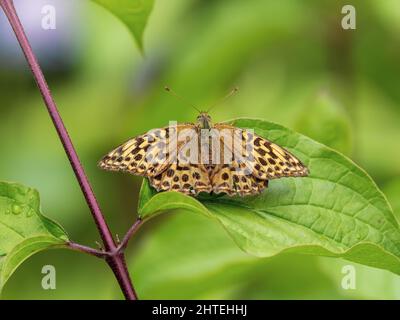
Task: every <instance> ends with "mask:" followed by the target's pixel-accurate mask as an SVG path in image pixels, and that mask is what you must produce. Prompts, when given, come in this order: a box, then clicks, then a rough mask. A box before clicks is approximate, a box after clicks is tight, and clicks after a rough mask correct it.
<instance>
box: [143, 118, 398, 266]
mask: <svg viewBox="0 0 400 320" xmlns="http://www.w3.org/2000/svg"><path fill="white" fill-rule="evenodd" d="M231 123H232V124H233V125H235V126H237V127H241V128H251V129H254V130H255V132H256V133H257V134H259V135H260V136H262V137H265V138H267V139H269V140H272V141H274V142H276V143H278V144H279V145H281V146H283V147H285V148H287V149H288V150H289V151H291V152H292V153H294V154H295V155H296V156H298V157H299V158H300V159H301V160H302V161H303V162H304V163H305V164H306V165H307V166H308V168H309V169H310V176H309V177H306V178H284V179H278V180H272V181H271V183H270V186H269V188H268V189H267V190H266V191H265V192H264V193H262V194H261V195H259V196H254V197H245V198H241V197H234V198H229V197H227V196H224V197H215V196H207V197H206V196H203V197H199V198H198V199H195V198H193V197H188V196H185V195H183V194H180V193H177V192H162V193H157V194H155V195H154V196H153V197H149V194H150V191H142V192H141V194H142V195H144V194H146V195H147V196H146V197H143V198H141V199H140V202H139V213H140V215H141V216H142V217H143V218H150V217H152V216H154V215H155V214H158V213H161V212H164V211H170V210H173V209H187V210H190V211H192V212H196V213H200V214H204V215H206V216H208V217H211V218H213V219H216V220H217V221H219V222H220V223H222V225H223V226H224V227H225V229H226V230H227V231H228V233H229V234H230V235H231V237H232V238H233V239H234V240H235V242H236V243H237V245H238V246H239V247H240V248H242V249H243V250H245V251H246V252H248V253H251V254H253V255H256V256H260V257H270V256H274V255H276V254H279V253H282V252H296V253H305V254H313V255H324V256H331V257H343V258H346V259H348V260H352V261H354V262H358V263H361V264H365V265H369V266H373V267H378V268H382V269H387V270H390V271H392V272H395V273H397V274H400V260H399V258H400V229H399V225H398V223H397V221H396V219H395V217H394V215H393V213H392V210H391V208H390V206H389V205H388V203H387V200H386V198H385V196H384V195H383V194H382V192H381V191H380V190H379V189H378V188H377V186H376V184H375V183H374V182H373V181H372V179H371V178H370V177H369V176H368V175H367V174H366V173H365V172H364V171H363V170H362V169H360V168H359V167H358V166H357V165H356V164H354V163H353V162H352V161H351V160H349V159H347V158H346V157H345V156H343V155H342V154H340V153H338V152H336V151H334V150H332V149H330V148H328V147H326V146H324V145H322V144H320V143H318V142H316V141H313V140H312V139H310V138H307V137H305V136H302V135H300V134H298V133H295V132H292V131H290V130H289V129H286V128H284V127H282V126H279V125H277V124H273V123H270V122H265V121H261V120H250V119H238V120H234V121H232V122H231ZM142 188H149V186H148V184H147V182H145V183H144V184H143V186H142Z"/></svg>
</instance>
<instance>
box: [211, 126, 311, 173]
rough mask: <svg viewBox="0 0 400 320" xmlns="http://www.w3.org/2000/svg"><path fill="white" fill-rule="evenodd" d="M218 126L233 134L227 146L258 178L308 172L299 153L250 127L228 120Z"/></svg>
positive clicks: (240, 162) (240, 163)
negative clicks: (286, 148)
mask: <svg viewBox="0 0 400 320" xmlns="http://www.w3.org/2000/svg"><path fill="white" fill-rule="evenodd" d="M215 129H217V130H219V131H224V132H226V133H228V134H229V135H231V136H232V141H233V142H232V143H228V144H225V145H226V147H227V149H229V150H230V151H231V152H232V153H233V155H234V159H239V160H240V161H238V162H239V165H241V166H242V167H245V168H246V170H248V171H249V172H251V174H252V175H253V176H255V177H257V178H259V179H262V180H266V179H277V178H282V177H304V176H307V175H308V174H309V171H308V168H307V167H306V166H305V165H304V164H303V163H302V162H301V161H300V160H299V159H298V158H297V157H295V156H294V155H293V154H291V153H290V152H289V151H287V150H285V149H284V148H282V147H280V146H279V145H277V144H275V143H273V142H271V141H269V140H267V139H264V138H262V137H260V136H258V135H256V134H254V133H253V132H252V131H251V130H246V129H239V128H235V127H233V126H230V125H225V124H217V125H215ZM226 133H225V134H221V136H224V135H226ZM237 142H238V143H237Z"/></svg>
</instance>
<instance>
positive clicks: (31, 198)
mask: <svg viewBox="0 0 400 320" xmlns="http://www.w3.org/2000/svg"><path fill="white" fill-rule="evenodd" d="M67 240H68V238H67V235H66V233H65V231H64V230H63V229H62V228H61V227H60V226H59V225H58V224H57V223H55V222H54V221H52V220H50V219H48V218H46V217H45V216H43V215H42V214H41V212H40V199H39V194H38V192H37V191H36V190H35V189H32V188H29V187H25V186H23V185H20V184H17V183H8V182H0V291H1V289H2V288H3V287H4V284H5V283H6V282H7V280H8V279H9V278H10V276H11V275H12V273H13V272H14V271H15V269H16V268H17V267H18V266H19V265H20V264H21V263H22V262H23V261H25V260H26V259H27V258H28V257H30V256H31V255H33V254H34V253H36V252H39V251H41V250H44V249H48V248H52V247H58V246H63V245H64V244H65V243H66V241H67Z"/></svg>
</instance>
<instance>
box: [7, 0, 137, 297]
mask: <svg viewBox="0 0 400 320" xmlns="http://www.w3.org/2000/svg"><path fill="white" fill-rule="evenodd" d="M0 5H1V7H2V9H3V10H4V12H5V14H6V16H7V18H8V20H9V22H10V24H11V26H12V28H13V30H14V33H15V35H16V37H17V40H18V42H19V44H20V46H21V48H22V51H23V52H24V55H25V57H26V60H27V62H28V64H29V67H30V69H31V71H32V73H33V76H34V78H35V81H36V83H37V85H38V87H39V90H40V93H41V94H42V97H43V100H44V102H45V105H46V107H47V110H48V112H49V114H50V117H51V119H52V121H53V124H54V126H55V128H56V130H57V133H58V136H59V137H60V140H61V142H62V144H63V146H64V150H65V152H66V154H67V156H68V159H69V161H70V163H71V166H72V169H73V170H74V172H75V175H76V178H77V180H78V182H79V185H80V187H81V190H82V192H83V194H84V196H85V199H86V202H87V204H88V206H89V208H90V211H91V213H92V215H93V218H94V220H95V222H96V225H97V228H98V230H99V233H100V235H101V238H102V240H103V243H104V247H105V250H106V251H110V252H114V251H116V249H117V246H116V244H115V242H114V239H113V236H112V234H111V231H110V229H109V227H108V225H107V223H106V221H105V219H104V216H103V214H102V212H101V210H100V207H99V205H98V203H97V200H96V197H95V196H94V193H93V191H92V188H91V186H90V184H89V181H88V179H87V177H86V175H85V172H84V170H83V167H82V165H81V163H80V161H79V158H78V155H77V153H76V151H75V148H74V146H73V144H72V141H71V138H70V137H69V135H68V132H67V129H66V128H65V126H64V123H63V121H62V119H61V116H60V114H59V112H58V110H57V106H56V104H55V102H54V100H53V97H52V95H51V92H50V89H49V87H48V85H47V82H46V79H45V77H44V75H43V72H42V70H41V68H40V66H39V63H38V61H37V59H36V56H35V54H34V53H33V50H32V47H31V45H30V43H29V41H28V38H27V36H26V34H25V31H24V28H23V26H22V24H21V21H20V19H19V17H18V14H17V12H16V10H15V7H14V3H13V0H0ZM106 261H107V263H108V264H109V265H110V267H111V268H112V270H113V272H114V274H115V276H116V278H117V280H118V282H119V285H120V287H121V290H122V291H123V293H124V296H125V298H126V299H129V300H135V299H137V296H136V293H135V290H134V288H133V285H132V281H131V279H130V276H129V272H128V269H127V267H126V264H125V257H124V255H123V253H122V252H121V253H119V254H116V255H112V256H110V257H107V258H106Z"/></svg>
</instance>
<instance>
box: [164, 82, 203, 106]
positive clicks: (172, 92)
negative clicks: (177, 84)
mask: <svg viewBox="0 0 400 320" xmlns="http://www.w3.org/2000/svg"><path fill="white" fill-rule="evenodd" d="M164 89H165V91H167V92H169V93H171V94H172V95H173V96H175V98H178V99H179V100H181V101H183V102H184V103H185V104H187V105H189V106H191V107H192V108H193V109H195V110H196V111H197V112H199V113H201V111H200V110H199V109H198V108H197V107H196V106H194V105H193V104H191V103H190V102H188V101H187V100H186V99H184V98H182V97H181V96H180V95H178V94H177V93H176V92H175V91H173V90H171V88H170V87H167V86H165V87H164Z"/></svg>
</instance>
